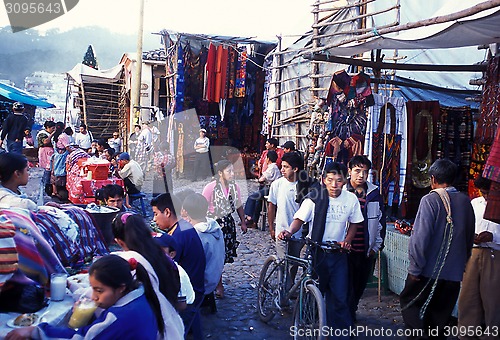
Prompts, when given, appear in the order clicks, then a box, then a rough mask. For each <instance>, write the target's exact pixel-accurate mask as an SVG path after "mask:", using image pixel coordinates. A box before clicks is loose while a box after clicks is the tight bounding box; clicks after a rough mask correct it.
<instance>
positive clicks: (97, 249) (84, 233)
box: [48, 202, 109, 262]
mask: <svg viewBox="0 0 500 340" xmlns="http://www.w3.org/2000/svg"><path fill="white" fill-rule="evenodd" d="M48 205H50V206H53V207H56V208H59V209H61V210H63V211H64V212H65V213H66V214H68V216H69V217H70V218H71V219H72V220H73V221H75V222H76V224H77V225H78V227H79V242H80V249H81V250H82V251H83V254H82V256H83V258H84V261H85V262H88V261H90V260H92V259H93V258H94V256H104V255H107V254H109V249H108V247H107V246H106V243H105V242H104V236H103V235H102V232H101V230H100V229H99V228H98V227H97V224H96V222H95V220H94V218H93V217H92V215H91V214H89V213H88V212H87V211H85V210H84V209H82V208H80V207H77V206H74V205H71V204H56V203H53V202H51V203H49V204H48Z"/></svg>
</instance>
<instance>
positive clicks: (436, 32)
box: [328, 8, 500, 56]
mask: <svg viewBox="0 0 500 340" xmlns="http://www.w3.org/2000/svg"><path fill="white" fill-rule="evenodd" d="M485 12H488V13H490V14H489V15H487V16H482V17H477V15H473V16H471V17H467V18H464V19H460V20H457V21H454V22H450V23H443V24H436V25H432V26H424V27H418V28H413V29H411V30H408V31H405V32H402V33H401V34H399V35H397V36H393V37H389V36H380V37H376V38H374V39H372V40H369V41H367V42H365V43H361V44H353V45H344V46H341V47H334V48H331V49H329V50H328V52H329V53H330V54H335V55H341V56H351V55H355V54H361V53H364V52H367V51H370V50H375V49H383V50H389V49H394V50H415V49H448V48H457V47H466V46H477V45H484V44H486V45H487V44H492V43H498V42H500V9H499V8H497V9H495V11H493V12H492V11H491V10H488V11H485ZM483 14H484V13H483Z"/></svg>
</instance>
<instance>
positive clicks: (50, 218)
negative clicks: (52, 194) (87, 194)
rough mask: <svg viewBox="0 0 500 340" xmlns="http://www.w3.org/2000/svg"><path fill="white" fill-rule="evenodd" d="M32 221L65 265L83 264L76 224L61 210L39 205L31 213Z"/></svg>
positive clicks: (75, 266) (77, 265)
mask: <svg viewBox="0 0 500 340" xmlns="http://www.w3.org/2000/svg"><path fill="white" fill-rule="evenodd" d="M33 216H34V217H33V221H34V222H35V223H36V225H37V227H38V228H39V229H40V232H41V234H42V235H43V236H44V238H45V239H46V240H47V242H48V243H49V244H50V246H51V247H52V250H54V252H55V253H56V255H57V257H58V258H59V260H60V261H61V263H62V264H63V265H64V266H65V267H72V268H77V267H80V266H81V265H83V263H84V258H83V251H82V250H81V249H80V246H79V239H78V229H79V228H78V225H77V224H76V223H75V222H74V221H73V220H71V219H70V218H69V216H68V215H67V214H65V213H64V212H63V211H62V210H59V209H56V208H54V207H48V206H46V207H41V209H40V210H38V212H36V213H34V214H33Z"/></svg>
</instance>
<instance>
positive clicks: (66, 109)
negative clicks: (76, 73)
mask: <svg viewBox="0 0 500 340" xmlns="http://www.w3.org/2000/svg"><path fill="white" fill-rule="evenodd" d="M66 77H67V79H68V81H67V83H66V100H65V101H64V120H63V122H64V124H66V113H67V112H68V94H69V75H68V74H66ZM42 200H43V198H42Z"/></svg>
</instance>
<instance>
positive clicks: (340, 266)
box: [315, 251, 353, 339]
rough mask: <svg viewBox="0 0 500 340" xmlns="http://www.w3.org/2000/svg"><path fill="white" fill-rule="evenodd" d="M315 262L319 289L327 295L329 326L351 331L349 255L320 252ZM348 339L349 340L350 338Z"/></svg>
mask: <svg viewBox="0 0 500 340" xmlns="http://www.w3.org/2000/svg"><path fill="white" fill-rule="evenodd" d="M315 262H316V264H317V265H316V271H317V273H318V276H319V289H320V290H321V292H322V293H323V294H324V295H325V302H326V319H327V322H328V326H329V327H332V328H333V329H349V327H352V326H353V323H352V317H351V312H350V310H349V303H348V296H349V294H348V292H349V270H348V262H347V254H345V253H340V252H339V253H325V252H323V251H318V254H317V257H316V261H315ZM347 334H348V333H347ZM340 338H343V337H339V339H340ZM346 339H349V336H347V337H346Z"/></svg>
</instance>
